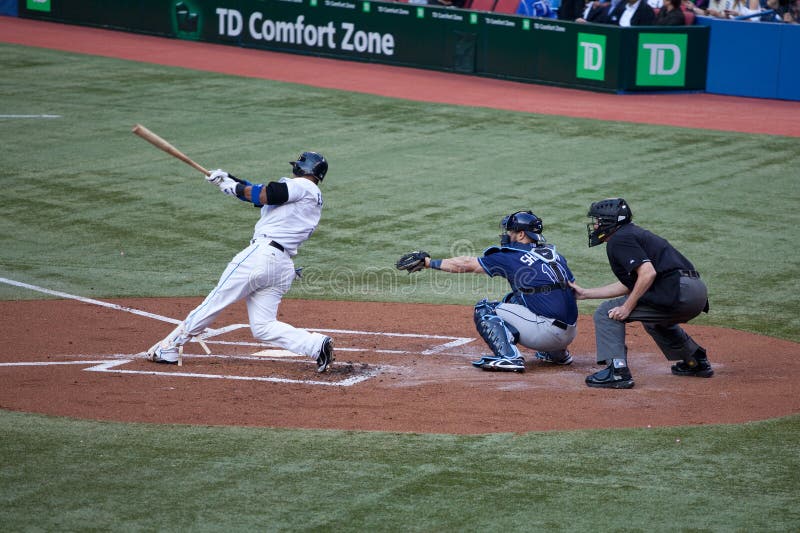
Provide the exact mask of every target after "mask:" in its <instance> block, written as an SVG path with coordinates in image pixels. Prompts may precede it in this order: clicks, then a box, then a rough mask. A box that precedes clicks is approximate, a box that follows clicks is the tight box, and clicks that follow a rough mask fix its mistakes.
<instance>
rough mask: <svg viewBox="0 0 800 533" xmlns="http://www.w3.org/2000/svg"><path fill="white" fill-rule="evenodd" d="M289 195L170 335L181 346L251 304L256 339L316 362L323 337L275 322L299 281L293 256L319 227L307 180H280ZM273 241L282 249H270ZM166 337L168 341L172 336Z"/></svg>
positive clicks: (264, 216)
mask: <svg viewBox="0 0 800 533" xmlns="http://www.w3.org/2000/svg"><path fill="white" fill-rule="evenodd" d="M280 182H282V183H285V184H286V187H287V189H288V192H289V198H288V200H287V201H286V202H285V203H283V204H281V205H265V206H264V207H262V208H261V218H260V219H259V221H258V222H257V223H256V226H255V232H254V234H253V240H252V242H251V243H250V246H248V247H247V248H245V249H244V250H242V251H241V252H239V253H238V254H237V255H236V257H234V258H233V259H232V260H231V262H230V263H228V266H227V268H226V269H225V271H224V272H223V273H222V276H220V278H219V282H218V283H217V286H216V287H215V288H214V290H212V291H211V293H210V294H209V295H208V296H207V297H206V299H205V301H203V303H201V304H200V305H199V306H198V307H197V308H195V309H194V310H193V311H192V312H191V313H189V316H188V317H186V320H184V321H183V323H182V324H181V325H179V326H178V327H177V328H176V330H175V331H174V332H173V333H172V334H170V336H171V337H172V339H174V341H173V342H174V343H175V344H177V345H183V344H184V343H186V342H187V341H188V340H189V339H190V338H191V337H193V336H196V335H199V334H201V333H202V332H203V331H204V330H205V329H206V328H207V327H209V326H210V325H211V324H212V323H213V322H214V319H215V318H216V317H217V315H219V313H220V312H221V311H222V310H223V309H225V308H226V307H228V306H229V305H230V304H232V303H234V302H237V301H239V300H241V299H245V300H246V301H247V314H248V316H249V318H250V329H251V331H252V332H253V336H255V337H256V338H257V339H259V340H261V341H263V342H266V343H269V344H272V345H276V346H279V347H281V348H285V349H287V350H289V351H292V352H294V353H298V354H303V355H307V356H309V357H312V358H315V357H316V356H317V354H318V353H319V351H320V349H321V347H322V343H323V341H324V340H325V336H324V335H321V334H319V333H311V332H309V331H306V330H304V329H301V328H295V327H294V326H291V325H289V324H285V323H283V322H280V321H278V320H277V315H278V305H279V304H280V302H281V299H282V297H283V295H284V294H285V293H286V292H287V291H288V290H289V289H290V288H291V286H292V281H294V278H295V277H296V274H295V270H294V263H293V262H292V256H294V255H296V254H297V248H298V247H299V246H300V245H301V244H302V243H303V242H305V241H306V240H307V239H308V238H309V237H310V236H311V234H312V233H313V232H314V230H315V229H316V227H317V224H318V223H319V220H320V217H321V215H322V193H321V192H320V190H319V187H317V185H316V184H315V183H314V182H312V181H311V180H308V179H306V178H281V179H280ZM270 241H275V242H276V243H278V244H280V245H281V246H283V249H284V251H281V250H279V249H278V248H275V247H274V246H270V244H269V243H270ZM170 336H168V338H170Z"/></svg>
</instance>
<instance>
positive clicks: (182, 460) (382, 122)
mask: <svg viewBox="0 0 800 533" xmlns="http://www.w3.org/2000/svg"><path fill="white" fill-rule="evenodd" d="M0 64H1V65H3V76H2V77H0V94H2V100H0V114H9V115H10V114H32V115H33V114H53V115H60V118H55V119H2V118H0V141H2V148H3V150H2V159H0V161H1V162H2V174H1V175H0V184H1V185H2V190H3V194H2V196H0V210H2V217H1V218H0V250H2V252H0V277H5V278H10V279H14V280H17V281H21V282H26V283H32V284H36V285H41V286H44V287H47V288H50V289H55V290H61V291H66V292H70V293H73V294H80V295H83V296H87V297H95V298H109V297H117V296H202V295H204V294H206V293H207V291H208V290H210V289H211V288H212V287H213V286H214V284H215V283H216V279H217V276H218V275H219V273H220V272H221V271H222V268H223V267H224V265H225V264H226V263H227V261H228V260H229V259H230V258H231V257H232V256H233V255H234V254H235V253H236V252H237V251H239V250H240V249H241V248H242V247H243V246H244V244H245V243H246V241H247V240H248V239H249V235H250V233H251V232H252V226H253V224H254V223H255V221H256V218H257V213H256V211H255V210H254V209H253V208H252V207H249V208H248V206H247V205H246V204H244V203H240V202H237V201H235V200H232V199H230V198H226V197H223V196H222V195H220V194H219V192H218V191H217V190H216V189H215V188H213V187H210V186H208V185H206V184H205V182H204V181H203V180H202V176H201V175H200V174H199V173H197V172H196V171H194V170H192V169H191V168H190V167H188V166H186V165H184V164H183V163H180V162H179V161H177V160H175V159H173V158H171V157H169V156H167V155H166V154H164V153H162V152H160V151H158V150H156V149H155V148H153V147H152V146H150V145H149V144H147V143H145V142H144V141H142V140H141V139H139V138H138V137H135V136H134V135H132V134H131V133H130V129H131V127H132V126H133V125H134V124H135V123H142V124H145V125H146V126H147V127H149V128H150V129H152V130H153V131H155V132H157V133H159V134H161V135H162V136H164V137H165V138H167V139H168V140H169V141H170V142H172V143H173V144H175V145H176V146H177V147H179V148H180V149H182V150H183V151H184V152H186V153H187V154H189V155H190V156H191V157H193V158H194V159H195V160H197V161H198V162H199V163H200V164H202V165H204V166H206V167H208V168H217V167H221V168H224V169H226V170H228V171H230V172H232V173H233V174H235V175H237V176H240V177H243V178H248V179H251V181H266V180H269V179H275V178H277V177H280V176H282V175H285V174H287V173H288V170H289V165H288V164H287V163H288V161H290V160H292V159H294V158H295V157H296V156H297V154H298V153H299V152H300V151H302V150H305V149H314V150H318V151H321V152H323V153H324V154H325V155H326V157H327V158H328V160H329V161H330V166H331V169H330V172H329V174H328V177H327V179H326V180H325V182H324V184H323V192H324V194H325V200H326V208H325V211H324V214H323V220H322V223H321V225H320V227H319V229H318V231H317V232H316V233H315V235H314V237H313V238H312V239H311V240H310V241H309V242H308V243H306V244H305V245H304V246H303V248H302V249H301V253H300V255H299V256H298V260H297V263H298V265H302V266H305V267H306V279H305V281H304V282H303V283H302V284H299V285H296V286H295V287H294V288H293V289H292V291H291V292H290V294H289V297H296V298H322V299H344V300H374V301H409V302H444V303H457V304H464V305H471V304H473V303H474V302H475V301H476V300H477V299H480V298H482V297H483V296H486V295H494V296H499V295H501V294H502V293H503V290H504V285H503V284H502V283H499V282H492V281H490V280H488V278H487V279H483V278H481V279H480V281H477V280H478V278H477V277H476V278H474V279H470V280H469V281H455V280H454V277H450V278H447V277H446V275H445V274H439V275H437V273H431V272H424V273H421V274H419V275H416V276H406V275H398V274H397V273H396V272H395V271H394V270H393V268H392V264H393V262H394V260H395V259H396V257H397V256H398V255H399V254H400V253H402V252H405V251H407V250H409V249H414V248H419V247H421V248H424V249H427V250H428V251H430V252H431V253H432V254H433V255H434V256H440V257H441V256H448V255H461V254H479V253H480V252H481V251H482V250H483V248H485V247H486V246H489V245H491V244H494V243H495V242H496V240H497V234H498V231H499V230H498V222H499V220H500V218H501V216H502V215H504V214H507V213H509V212H511V211H514V210H518V209H523V208H531V209H533V210H534V212H535V213H537V215H539V216H540V217H542V218H543V220H544V223H545V235H546V236H547V237H548V239H549V240H550V241H551V242H554V243H556V244H557V246H558V248H559V250H560V251H561V252H562V253H563V254H564V255H565V256H566V257H567V258H568V259H569V261H570V266H571V267H572V269H573V271H574V272H575V275H576V277H577V278H578V281H579V282H580V283H581V284H583V285H584V286H592V285H595V284H600V283H606V282H610V281H612V277H611V273H610V271H609V269H608V266H607V263H606V259H605V251H604V250H603V249H602V248H592V249H589V248H588V247H587V246H586V229H585V224H586V222H587V218H586V217H585V214H586V209H587V207H588V205H589V203H590V202H592V201H594V200H597V199H601V198H604V197H608V196H624V197H625V198H626V199H627V200H628V201H629V202H630V203H631V205H632V209H633V213H634V217H635V219H636V221H637V222H639V223H640V224H641V225H642V226H644V227H647V228H650V229H652V230H654V231H656V232H658V233H662V234H664V235H665V236H667V237H668V238H669V239H670V240H671V241H672V242H673V243H674V244H676V245H677V247H678V248H679V249H680V250H681V251H683V252H684V253H685V254H686V255H687V256H688V257H690V258H691V259H692V260H693V261H694V262H695V264H696V266H697V268H698V270H700V271H701V272H702V273H703V277H704V279H706V281H707V282H708V284H709V288H710V292H711V306H712V312H711V313H710V314H709V315H708V316H707V317H703V318H702V319H698V321H697V322H698V323H702V324H709V325H716V326H722V327H730V328H736V329H742V330H747V331H752V332H757V333H761V334H765V335H770V336H776V337H781V338H784V339H789V340H792V341H795V342H797V341H800V318H798V317H800V299H798V298H797V297H796V296H795V295H796V294H797V293H798V290H799V289H800V275H799V274H800V268H798V254H797V252H796V250H795V246H794V243H793V239H792V237H791V231H792V229H793V228H795V227H798V225H800V224H799V223H800V214H799V213H798V210H797V205H798V204H799V203H800V187H798V184H797V170H796V169H797V168H798V167H800V152H799V151H798V150H797V139H792V138H784V137H779V136H765V135H749V134H736V133H723V132H717V131H710V130H702V131H700V130H689V129H680V128H670V127H656V126H646V125H634V124H625V123H616V122H603V121H594V120H582V119H570V118H558V117H547V116H538V115H530V114H521V113H512V112H504V111H493V110H487V109H476V108H464V107H456V106H445V105H433V104H424V103H415V102H408V101H402V100H393V99H387V98H380V97H372V96H365V95H357V94H351V93H346V92H340V91H332V90H321V89H314V88H309V87H301V86H296V85H290V84H283V83H276V82H271V81H265V80H254V79H245V78H236V77H229V76H222V75H217V74H210V73H205V72H196V71H190V70H183V69H175V68H166V67H159V66H153V65H145V64H139V63H133V62H126V61H118V60H112V59H105V58H96V57H87V56H80V55H74V54H66V53H58V52H53V51H45V50H37V49H28V48H24V47H18V46H10V45H0ZM698 98H702V95H698ZM458 279H459V280H461V279H467V277H459V278H458ZM41 297H42V295H41V294H38V293H35V292H31V291H27V290H23V289H18V288H14V287H11V286H7V285H3V284H0V299H32V298H41ZM592 309H593V307H592V304H583V303H582V304H581V311H582V312H583V313H588V312H591V310H592ZM753 357H764V354H753ZM699 408H702V407H701V406H700V407H699ZM799 431H800V417H798V416H793V417H789V418H786V419H781V420H773V421H765V422H759V423H753V424H745V425H740V426H722V427H695V428H670V429H658V430H644V429H642V430H627V431H586V432H552V433H531V434H524V435H505V434H503V435H486V436H477V437H459V436H447V435H394V434H381V433H359V432H326V431H299V430H298V431H288V430H271V429H260V430H256V429H242V428H190V427H161V426H143V425H121V424H108V423H94V422H84V421H73V420H65V419H57V418H49V417H41V416H34V415H21V414H15V413H8V412H0V435H2V439H0V450H1V451H2V454H0V457H2V459H0V501H2V505H0V523H2V524H4V529H6V530H9V531H18V530H79V529H100V530H103V529H140V530H141V529H144V530H154V529H173V528H174V529H197V530H202V529H239V530H243V529H249V530H252V529H271V530H281V529H319V530H412V531H413V530H417V531H439V530H443V531H464V530H468V531H483V530H536V529H552V530H562V529H563V530H592V529H603V530H609V529H626V530H716V531H730V530H741V531H749V530H764V531H767V530H769V531H795V530H797V529H798V528H800V505H798V504H800V498H798V494H800V470H799V469H798V456H800V453H799V452H800V445H799V443H798V438H797V435H798V434H800V433H799ZM676 439H681V440H680V443H678V442H677V441H676Z"/></svg>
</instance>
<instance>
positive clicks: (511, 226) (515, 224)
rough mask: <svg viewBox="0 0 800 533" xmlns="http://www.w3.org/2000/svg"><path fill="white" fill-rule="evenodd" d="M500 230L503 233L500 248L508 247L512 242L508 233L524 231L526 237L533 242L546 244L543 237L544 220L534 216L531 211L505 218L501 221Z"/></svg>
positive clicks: (520, 212) (519, 212)
mask: <svg viewBox="0 0 800 533" xmlns="http://www.w3.org/2000/svg"><path fill="white" fill-rule="evenodd" d="M500 229H502V230H503V233H501V234H500V246H508V244H509V243H510V242H511V237H509V236H508V233H506V232H508V231H524V232H525V235H527V236H528V237H530V238H531V239H532V240H533V242H535V243H537V244H538V243H540V242H544V237H542V219H540V218H539V217H537V216H536V215H534V214H533V213H532V212H531V211H517V212H516V213H511V214H510V215H508V216H505V217H503V220H501V221H500Z"/></svg>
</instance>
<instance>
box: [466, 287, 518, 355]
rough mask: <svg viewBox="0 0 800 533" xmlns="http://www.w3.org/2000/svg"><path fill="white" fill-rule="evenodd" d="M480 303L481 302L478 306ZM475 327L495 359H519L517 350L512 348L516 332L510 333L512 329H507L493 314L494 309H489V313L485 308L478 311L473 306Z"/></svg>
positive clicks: (514, 347)
mask: <svg viewBox="0 0 800 533" xmlns="http://www.w3.org/2000/svg"><path fill="white" fill-rule="evenodd" d="M482 302H483V300H482V301H481V302H478V304H479V305H480V304H481V303H482ZM487 303H490V302H487ZM475 327H476V329H477V330H478V333H479V334H480V336H481V338H482V339H483V340H484V341H486V344H488V345H489V348H491V349H492V352H493V353H494V354H495V355H496V356H497V357H504V358H509V359H513V358H516V357H520V353H519V350H517V347H516V346H514V342H515V339H514V337H515V335H514V333H516V330H514V331H512V330H513V328H509V326H508V324H506V323H505V322H504V321H503V319H502V318H500V317H499V316H497V315H496V314H495V312H494V307H491V311H487V307H484V308H482V309H480V310H479V308H478V306H477V305H476V306H475ZM517 334H518V333H517Z"/></svg>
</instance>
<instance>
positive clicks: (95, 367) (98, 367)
mask: <svg viewBox="0 0 800 533" xmlns="http://www.w3.org/2000/svg"><path fill="white" fill-rule="evenodd" d="M137 355H140V354H113V355H110V356H108V357H111V358H113V359H112V360H110V361H109V360H97V359H84V360H79V361H24V362H15V363H0V367H27V366H63V365H79V366H86V365H89V366H88V368H84V369H83V370H84V371H86V372H100V373H110V374H130V375H142V376H168V377H185V378H195V379H226V380H234V381H257V382H267V383H292V384H297V385H319V386H323V387H352V386H353V385H357V384H359V383H362V382H364V381H367V380H368V379H371V378H374V377H375V376H377V375H379V374H381V373H383V372H385V371H387V370H390V369H391V367H388V366H376V367H371V368H368V369H366V370H363V371H361V372H360V373H359V374H358V375H355V376H350V377H348V378H345V379H342V380H339V381H320V380H314V379H291V378H282V377H274V376H237V375H233V374H205V373H202V372H164V371H158V370H128V369H124V368H120V367H122V366H124V365H127V364H129V363H132V362H134V361H136V360H137V359H138V360H141V358H138V357H136V356H137ZM95 357H96V356H95ZM183 357H184V358H198V359H199V358H225V359H257V360H264V358H263V357H248V356H227V355H211V356H209V355H205V354H198V355H186V354H184V356H183ZM298 363H299V361H298ZM334 364H337V363H334ZM340 364H343V363H340Z"/></svg>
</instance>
